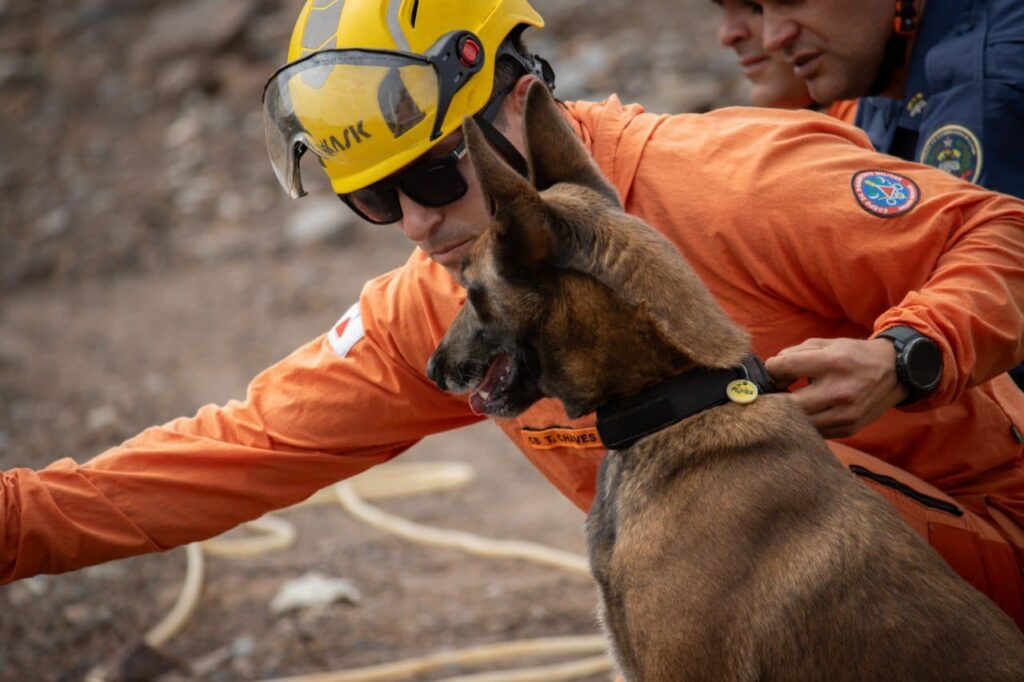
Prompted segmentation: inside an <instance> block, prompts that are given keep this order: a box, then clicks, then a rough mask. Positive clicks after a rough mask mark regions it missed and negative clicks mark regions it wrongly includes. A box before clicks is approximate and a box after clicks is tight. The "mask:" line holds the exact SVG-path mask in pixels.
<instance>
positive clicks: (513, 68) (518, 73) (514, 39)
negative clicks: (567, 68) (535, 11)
mask: <svg viewBox="0 0 1024 682" xmlns="http://www.w3.org/2000/svg"><path fill="white" fill-rule="evenodd" d="M526 28H527V27H526V26H525V25H523V26H520V27H518V28H517V29H516V30H514V31H512V33H510V34H509V36H508V38H506V39H505V43H504V44H503V45H502V47H503V48H511V49H512V50H513V51H515V52H516V53H517V54H518V55H520V57H519V58H518V59H517V58H516V57H515V56H512V55H508V54H503V55H501V56H499V57H498V61H497V62H495V64H494V88H493V90H491V97H496V96H498V95H499V94H501V93H507V92H508V91H510V90H511V89H512V87H513V86H515V84H516V82H517V81H518V80H519V79H520V78H522V77H523V76H525V75H527V74H529V73H534V74H535V75H537V76H538V77H539V78H541V80H543V81H545V82H546V83H547V85H548V87H549V88H554V82H555V81H554V73H553V72H552V71H551V67H550V66H549V65H548V63H547V62H546V61H545V60H544V59H543V58H542V57H540V56H538V55H535V54H532V53H531V52H530V51H529V50H528V49H527V47H526V43H525V42H524V41H523V31H525V30H526ZM524 62H526V63H527V64H534V65H535V69H534V70H533V71H531V70H530V69H529V68H528V67H527V66H526V65H524ZM503 116H504V114H503V113H502V111H500V110H499V112H498V116H497V118H496V119H495V121H494V122H495V123H496V124H499V125H504V123H505V120H504V118H503Z"/></svg>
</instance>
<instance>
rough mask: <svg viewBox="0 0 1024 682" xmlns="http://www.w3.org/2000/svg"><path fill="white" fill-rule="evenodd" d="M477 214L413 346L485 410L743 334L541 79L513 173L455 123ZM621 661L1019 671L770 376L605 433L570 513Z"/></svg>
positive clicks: (1009, 640)
mask: <svg viewBox="0 0 1024 682" xmlns="http://www.w3.org/2000/svg"><path fill="white" fill-rule="evenodd" d="M463 131H464V134H465V135H466V137H467V141H468V145H469V149H470V155H471V158H472V161H473V165H474V167H475V169H476V173H477V175H478V177H479V179H480V183H481V186H482V188H483V191H484V194H485V197H486V198H487V200H488V201H489V205H490V208H491V223H490V225H489V228H488V230H487V231H486V232H485V233H484V234H483V236H482V237H481V238H480V239H479V240H478V241H477V243H476V245H475V246H474V248H473V250H472V252H471V255H470V256H469V258H468V259H467V260H466V262H465V264H464V268H463V279H464V284H465V286H466V288H467V291H468V299H469V302H468V303H467V305H466V306H465V307H464V308H463V309H462V311H460V313H459V315H458V317H457V318H456V319H455V321H454V323H453V324H452V326H451V328H450V330H449V331H448V334H447V335H446V336H445V338H444V339H443V341H442V342H441V344H440V346H439V347H438V349H437V351H436V352H435V353H434V355H433V356H432V358H431V361H430V364H429V365H428V370H427V371H428V374H429V375H430V376H431V378H433V379H434V380H435V381H436V382H437V383H438V385H439V386H440V387H441V388H442V389H445V390H449V391H453V392H467V391H474V395H473V396H472V397H471V401H473V402H474V405H475V406H476V407H478V408H481V409H483V410H484V411H485V412H487V413H488V414H491V415H493V416H506V417H507V416H514V415H516V414H519V413H520V412H522V411H523V410H525V409H526V408H527V407H529V406H530V405H531V404H532V403H533V402H535V401H536V400H538V399H539V398H541V397H542V396H551V397H555V398H558V399H560V400H561V401H562V402H563V403H564V405H565V407H566V410H567V412H568V413H569V415H570V416H572V417H576V416H579V415H582V414H585V413H588V412H591V411H593V410H595V409H596V408H597V407H598V406H600V405H602V404H603V403H605V402H607V401H609V400H612V399H616V398H621V397H625V396H629V395H632V394H635V393H638V392H639V391H641V390H642V389H644V388H646V387H648V386H650V385H652V384H654V383H657V382H659V381H660V380H663V379H665V378H667V377H670V376H672V375H676V374H679V373H681V372H683V371H686V370H688V369H691V368H694V367H731V366H735V365H736V364H737V363H738V362H739V361H740V359H741V358H742V357H743V356H744V355H745V354H746V353H748V352H749V344H748V339H747V336H746V334H745V333H744V332H743V331H741V330H740V329H739V328H738V327H737V326H736V325H735V324H734V323H733V322H732V321H730V320H729V318H728V317H727V316H726V315H725V313H724V312H723V311H722V310H721V309H720V308H719V306H718V305H717V304H716V303H715V301H714V300H713V299H712V297H711V295H710V294H709V293H708V291H707V289H706V288H705V287H704V285H703V284H702V283H701V282H700V281H699V280H698V279H697V277H696V276H695V274H694V273H693V272H692V270H691V269H690V268H689V266H688V265H687V264H686V263H685V262H684V261H683V259H682V258H681V256H680V254H679V252H678V251H677V250H676V249H675V248H674V247H673V246H672V245H671V244H669V242H668V241H667V240H665V239H664V238H662V237H661V236H660V235H658V234H657V233H656V232H655V231H654V230H652V229H650V228H649V227H648V226H647V225H645V224H644V223H642V222H641V221H639V220H637V219H635V218H633V217H631V216H629V215H627V214H626V213H624V212H623V210H622V208H621V206H620V204H619V201H618V198H617V196H616V194H615V192H614V190H613V189H612V188H611V187H610V186H609V185H608V183H607V182H606V181H605V179H604V178H603V177H602V176H601V174H600V172H599V171H598V169H597V167H596V166H595V165H594V164H593V162H592V161H591V159H590V157H589V155H588V154H587V152H586V150H585V149H584V148H583V146H582V145H581V144H580V143H579V141H578V140H577V139H576V137H575V136H574V135H573V133H572V130H571V129H570V128H569V126H568V124H567V122H566V121H565V119H564V117H563V114H562V113H561V111H560V110H559V109H558V106H557V105H556V104H555V103H554V101H553V100H552V98H551V96H550V95H549V93H548V92H547V90H546V89H545V88H543V87H541V86H539V85H536V84H535V85H534V86H533V87H532V88H531V89H530V91H529V94H528V97H527V106H526V133H527V140H528V147H529V149H528V151H527V155H528V158H529V162H530V168H531V178H530V180H529V181H528V180H526V179H524V178H522V177H521V176H519V175H517V174H516V173H515V172H514V171H513V170H512V169H511V168H510V167H509V166H508V165H507V164H506V163H505V162H504V161H503V160H502V159H501V158H500V157H499V156H498V155H497V154H496V153H495V152H494V151H493V150H492V149H491V148H490V147H489V145H488V144H487V142H486V140H485V138H484V137H483V136H482V135H481V132H480V130H479V128H478V127H477V125H476V124H475V123H474V122H473V121H472V120H471V119H467V120H466V122H465V124H464V126H463ZM587 535H588V545H589V552H590V561H591V568H592V571H593V574H594V577H595V579H596V581H597V584H598V586H599V592H600V596H601V612H602V619H603V622H604V625H605V628H606V630H607V632H608V634H609V637H610V640H611V649H612V653H613V655H614V658H615V659H616V661H617V663H618V665H619V668H620V670H621V671H622V673H623V675H624V676H625V677H626V678H627V679H628V680H664V681H666V682H678V681H680V680H762V679H764V680H768V679H792V680H852V679H871V680H881V679H885V680H910V679H913V680H953V679H956V680H968V679H971V680H975V679H977V680H1022V679H1024V637H1022V634H1021V632H1020V631H1019V630H1018V629H1017V627H1016V626H1015V625H1014V623H1013V622H1012V621H1011V620H1010V619H1009V617H1007V616H1006V615H1005V614H1004V613H1003V612H1002V611H1000V610H999V609H998V608H996V607H995V606H994V605H993V604H992V602H990V601H989V600H988V599H987V598H986V597H984V596H983V595H981V594H980V593H978V592H977V591H975V590H974V589H973V588H972V587H970V586H969V585H967V584H966V583H965V582H963V581H962V580H960V579H959V578H958V577H957V576H956V575H955V574H954V573H953V571H952V570H950V568H949V567H948V566H947V565H946V563H945V562H944V561H943V560H942V559H941V558H940V557H939V556H938V555H937V554H936V553H935V552H934V551H933V550H932V549H931V548H930V547H928V545H927V544H926V543H925V542H924V541H923V540H922V539H921V538H920V537H918V536H917V535H916V534H915V533H914V532H913V531H912V530H911V529H910V528H909V527H908V526H906V525H905V524H904V523H903V522H902V520H901V519H900V518H899V517H898V516H897V514H896V513H895V512H894V510H893V509H892V508H891V507H890V506H889V505H888V504H887V503H886V502H884V501H883V500H882V499H881V498H880V497H879V496H878V495H876V494H875V493H874V492H872V491H870V490H869V489H868V488H866V487H865V486H863V485H862V484H861V483H859V482H857V481H856V480H855V479H854V477H853V476H852V475H851V474H850V473H848V472H847V471H846V470H845V469H844V468H843V467H842V466H841V464H839V462H838V461H837V460H836V459H835V458H834V457H833V456H832V455H831V454H830V452H829V451H828V449H827V448H826V446H825V443H824V441H823V440H822V439H821V437H820V436H819V435H818V434H817V432H816V431H815V430H814V429H813V428H812V427H811V425H810V424H809V422H808V421H807V419H806V418H805V417H804V415H803V414H802V413H800V411H799V410H798V409H797V408H796V407H795V406H794V405H793V403H792V402H791V401H789V400H788V399H787V398H786V397H785V396H784V395H766V396H761V397H760V398H759V399H758V400H757V401H756V402H754V403H753V404H750V405H745V406H744V405H738V404H732V403H728V404H725V405H723V406H720V407H716V408H713V409H710V410H708V411H705V412H702V413H700V414H697V415H695V416H692V417H690V418H688V419H685V420H683V421H681V422H679V423H677V424H675V425H673V426H671V427H669V428H666V429H664V430H662V431H660V432H658V433H655V434H653V435H651V436H648V437H646V438H643V439H641V440H640V441H638V442H637V443H636V444H635V445H634V446H632V447H630V448H629V449H626V450H621V451H611V452H609V453H608V456H607V457H606V458H605V460H604V463H603V465H602V467H601V472H600V479H599V482H598V491H597V499H596V500H595V502H594V505H593V508H592V509H591V511H590V515H589V516H588V518H587Z"/></svg>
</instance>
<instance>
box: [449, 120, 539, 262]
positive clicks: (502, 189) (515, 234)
mask: <svg viewBox="0 0 1024 682" xmlns="http://www.w3.org/2000/svg"><path fill="white" fill-rule="evenodd" d="M462 134H463V135H464V136H465V138H466V148H467V149H468V150H469V158H470V160H471V161H472V162H473V169H474V170H475V171H476V176H477V179H479V181H480V189H481V190H482V191H483V194H484V201H486V202H487V205H488V210H489V212H490V216H491V229H493V230H494V231H495V233H496V234H497V236H498V239H499V241H500V243H502V244H503V245H504V246H506V247H509V248H503V249H502V252H503V254H506V255H508V256H510V257H515V258H516V260H518V261H519V262H521V263H523V264H526V263H530V262H532V263H540V262H542V261H545V260H547V259H548V258H549V257H550V255H551V252H552V250H553V248H554V236H553V234H552V233H551V229H550V227H549V226H548V210H547V207H546V205H545V204H544V201H543V200H542V199H541V197H540V194H539V193H538V192H537V190H536V189H534V187H533V185H532V184H530V181H529V180H527V179H526V178H524V177H523V176H522V175H520V174H519V173H518V172H516V170H515V169H513V168H512V166H510V165H509V164H508V163H507V162H506V161H505V160H504V159H503V158H502V157H501V155H500V154H498V152H497V151H495V149H494V148H493V147H492V146H491V144H490V143H489V142H488V141H487V138H486V137H485V136H484V134H483V131H481V130H480V126H479V124H477V122H476V121H474V120H473V119H472V118H471V117H469V116H467V117H466V118H464V119H463V121H462Z"/></svg>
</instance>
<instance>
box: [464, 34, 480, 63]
mask: <svg viewBox="0 0 1024 682" xmlns="http://www.w3.org/2000/svg"><path fill="white" fill-rule="evenodd" d="M480 52H481V48H480V43H478V42H477V41H475V40H473V39H472V38H469V37H467V38H465V39H464V40H463V41H462V46H461V47H460V48H459V61H460V62H462V64H463V65H464V66H474V65H475V64H476V63H477V62H478V61H479V60H480Z"/></svg>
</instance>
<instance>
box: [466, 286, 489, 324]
mask: <svg viewBox="0 0 1024 682" xmlns="http://www.w3.org/2000/svg"><path fill="white" fill-rule="evenodd" d="M467 296H468V297H469V303H470V305H472V306H473V309H474V310H476V314H477V315H478V316H479V317H480V319H482V320H486V319H488V318H489V317H490V316H491V308H490V304H489V302H488V299H487V292H486V291H484V288H483V287H481V286H480V285H478V284H471V285H470V287H469V290H468V291H467Z"/></svg>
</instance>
